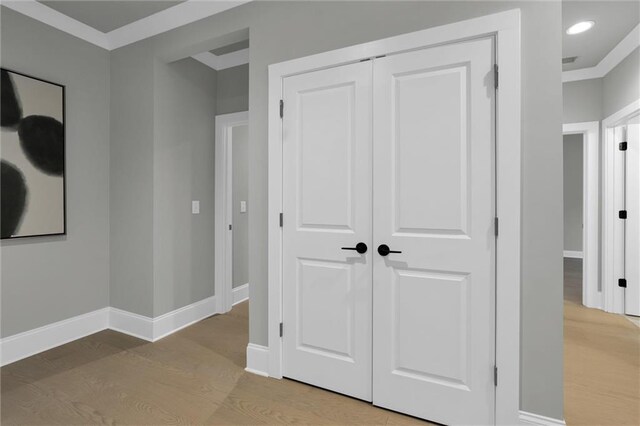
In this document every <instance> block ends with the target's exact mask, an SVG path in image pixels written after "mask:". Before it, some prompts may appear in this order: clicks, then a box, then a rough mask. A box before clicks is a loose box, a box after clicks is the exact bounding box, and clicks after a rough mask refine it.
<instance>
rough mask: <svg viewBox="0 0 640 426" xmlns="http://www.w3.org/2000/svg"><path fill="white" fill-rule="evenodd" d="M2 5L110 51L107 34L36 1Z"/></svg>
mask: <svg viewBox="0 0 640 426" xmlns="http://www.w3.org/2000/svg"><path fill="white" fill-rule="evenodd" d="M1 4H2V6H6V7H8V8H9V9H12V10H15V11H16V12H18V13H21V14H23V15H25V16H28V17H29V18H33V19H35V20H36V21H40V22H42V23H44V24H47V25H49V26H51V27H53V28H56V29H58V30H60V31H64V32H65V33H68V34H71V35H72V36H74V37H77V38H79V39H82V40H84V41H87V42H89V43H91V44H95V45H96V46H99V47H102V48H103V49H107V50H109V40H108V39H107V35H106V34H105V33H103V32H102V31H98V30H96V29H95V28H93V27H91V26H89V25H87V24H85V23H83V22H80V21H78V20H76V19H73V18H71V17H69V16H67V15H65V14H64V13H60V12H58V11H57V10H55V9H52V8H50V7H49V6H45V5H44V4H42V3H39V2H37V1H35V0H9V1H5V0H2V2H1Z"/></svg>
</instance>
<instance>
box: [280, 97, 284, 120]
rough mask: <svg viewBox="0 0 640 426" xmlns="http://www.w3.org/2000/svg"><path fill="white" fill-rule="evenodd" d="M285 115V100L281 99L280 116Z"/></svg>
mask: <svg viewBox="0 0 640 426" xmlns="http://www.w3.org/2000/svg"><path fill="white" fill-rule="evenodd" d="M283 117H284V101H283V100H282V99H280V118H283Z"/></svg>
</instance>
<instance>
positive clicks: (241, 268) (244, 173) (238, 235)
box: [231, 125, 251, 288]
mask: <svg viewBox="0 0 640 426" xmlns="http://www.w3.org/2000/svg"><path fill="white" fill-rule="evenodd" d="M231 140H232V143H231V145H232V147H233V148H232V149H233V154H232V159H233V166H232V168H233V176H232V186H233V197H232V198H233V287H234V288H235V287H238V286H241V285H244V284H246V283H248V282H249V214H250V212H251V209H250V207H251V206H250V205H249V202H248V200H249V126H248V125H246V126H236V127H234V128H233V130H232V134H231ZM240 201H247V211H246V212H245V213H241V212H240Z"/></svg>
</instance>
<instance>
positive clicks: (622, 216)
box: [618, 210, 627, 219]
mask: <svg viewBox="0 0 640 426" xmlns="http://www.w3.org/2000/svg"><path fill="white" fill-rule="evenodd" d="M618 218H620V219H626V218H627V211H626V210H620V211H619V212H618Z"/></svg>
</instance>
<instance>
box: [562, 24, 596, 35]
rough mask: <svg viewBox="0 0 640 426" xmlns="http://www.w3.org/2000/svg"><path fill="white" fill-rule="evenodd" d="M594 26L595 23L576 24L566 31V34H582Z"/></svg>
mask: <svg viewBox="0 0 640 426" xmlns="http://www.w3.org/2000/svg"><path fill="white" fill-rule="evenodd" d="M595 24H596V23H595V22H593V21H582V22H578V23H577V24H574V25H572V26H570V27H569V28H568V29H567V34H569V35H574V34H580V33H583V32H585V31H588V30H590V29H591V28H592V27H593V26H594V25H595Z"/></svg>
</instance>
